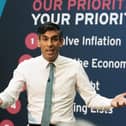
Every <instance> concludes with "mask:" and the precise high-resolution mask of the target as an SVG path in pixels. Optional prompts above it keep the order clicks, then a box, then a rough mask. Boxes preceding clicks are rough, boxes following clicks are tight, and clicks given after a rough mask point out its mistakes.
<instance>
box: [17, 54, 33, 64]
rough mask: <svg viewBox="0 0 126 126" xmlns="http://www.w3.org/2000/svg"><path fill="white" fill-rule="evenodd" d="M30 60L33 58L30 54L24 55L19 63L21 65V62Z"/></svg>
mask: <svg viewBox="0 0 126 126" xmlns="http://www.w3.org/2000/svg"><path fill="white" fill-rule="evenodd" d="M30 58H32V56H31V55H29V54H23V55H22V56H21V57H20V58H19V60H18V63H21V62H23V61H24V60H27V59H30Z"/></svg>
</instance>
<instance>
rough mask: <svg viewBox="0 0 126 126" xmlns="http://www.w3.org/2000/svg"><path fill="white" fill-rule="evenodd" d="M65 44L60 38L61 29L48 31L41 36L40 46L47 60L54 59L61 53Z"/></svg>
mask: <svg viewBox="0 0 126 126" xmlns="http://www.w3.org/2000/svg"><path fill="white" fill-rule="evenodd" d="M62 45H63V40H61V39H60V38H59V31H53V30H52V31H47V32H45V33H44V34H42V35H41V36H40V38H39V42H38V47H40V48H41V52H42V54H43V56H44V58H45V59H46V60H48V61H49V62H52V61H54V60H55V59H56V58H57V56H58V53H59V49H60V47H62Z"/></svg>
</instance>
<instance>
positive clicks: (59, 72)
mask: <svg viewBox="0 0 126 126" xmlns="http://www.w3.org/2000/svg"><path fill="white" fill-rule="evenodd" d="M54 64H55V73H54V78H55V79H54V84H53V98H52V113H51V123H53V124H55V123H58V122H71V121H74V120H75V118H74V115H73V102H74V98H75V95H76V91H78V92H79V94H80V96H81V97H82V98H83V99H84V101H85V103H86V104H87V106H88V107H93V108H97V109H103V108H104V109H110V108H111V99H108V98H105V97H102V96H100V95H98V94H96V91H95V90H94V88H93V87H92V86H91V84H90V82H89V79H88V76H87V74H86V72H85V71H84V69H83V67H82V66H81V65H80V63H79V62H77V61H76V60H73V59H71V58H67V57H63V56H60V55H59V56H58V57H57V59H56V60H55V62H54ZM48 75H49V67H48V61H46V60H45V59H44V58H43V56H42V55H41V56H38V57H35V58H31V59H29V60H25V61H24V62H22V63H20V64H19V65H18V67H17V68H16V69H15V71H14V75H13V78H12V79H11V81H10V83H9V86H8V87H7V88H6V89H5V90H4V91H3V92H2V93H1V94H0V98H1V99H2V100H3V104H2V105H1V107H2V108H6V107H7V106H9V105H11V104H13V103H14V102H15V100H17V99H18V97H19V94H20V92H21V90H22V87H23V85H24V84H26V87H27V97H28V106H27V108H28V121H29V123H33V124H40V123H41V118H42V111H43V107H44V98H45V88H46V82H47V79H48Z"/></svg>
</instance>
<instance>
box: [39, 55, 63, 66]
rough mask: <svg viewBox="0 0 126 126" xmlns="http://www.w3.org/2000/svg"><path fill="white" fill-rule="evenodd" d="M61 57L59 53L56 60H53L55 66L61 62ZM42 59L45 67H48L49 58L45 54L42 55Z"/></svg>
mask: <svg viewBox="0 0 126 126" xmlns="http://www.w3.org/2000/svg"><path fill="white" fill-rule="evenodd" d="M60 58H61V56H60V55H58V56H57V58H56V60H55V61H54V62H53V64H54V65H55V66H57V65H58V64H59V63H60ZM41 59H42V60H41V61H42V65H43V67H44V68H47V67H48V65H49V61H47V60H46V59H45V58H44V57H43V55H41Z"/></svg>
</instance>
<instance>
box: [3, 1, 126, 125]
mask: <svg viewBox="0 0 126 126" xmlns="http://www.w3.org/2000/svg"><path fill="white" fill-rule="evenodd" d="M0 4H1V5H0V7H1V6H2V7H1V8H4V10H3V11H2V10H1V15H0V42H1V46H0V59H1V61H0V91H3V89H5V88H6V87H7V85H8V82H9V80H10V79H11V77H12V74H13V70H14V69H15V68H16V66H17V65H18V64H19V63H20V62H21V61H23V60H24V59H28V58H30V57H34V56H37V55H40V50H39V49H38V48H37V46H36V43H37V41H36V34H35V32H36V28H37V26H38V25H39V24H40V23H43V22H45V21H52V22H55V23H57V24H60V26H61V28H62V29H63V33H64V47H63V48H62V49H61V54H62V55H65V56H69V57H71V58H74V59H76V60H78V61H80V62H81V63H82V65H83V67H84V69H85V70H86V72H87V74H88V76H89V79H90V81H91V84H92V86H93V87H94V88H95V89H96V91H97V92H98V93H100V94H101V95H104V96H107V97H114V96H115V95H117V94H118V93H121V92H125V91H126V86H125V83H126V77H125V75H126V70H125V69H126V55H125V52H126V11H125V9H126V1H124V0H68V1H63V0H27V1H17V0H13V1H7V2H6V6H5V7H4V6H3V5H2V3H0ZM26 105H27V100H26V91H25V90H23V91H22V93H21V96H20V99H19V101H17V102H16V103H15V104H14V105H13V106H11V107H10V108H8V109H6V110H2V109H0V122H1V124H0V126H5V125H7V124H8V126H25V125H26V124H27V109H26ZM73 109H74V112H75V116H76V118H81V119H87V120H90V121H92V122H94V123H95V124H97V125H98V126H118V125H124V124H125V115H126V114H125V113H126V108H125V107H124V108H119V109H114V110H109V111H98V110H91V109H87V107H86V105H85V104H84V102H83V101H82V100H81V98H80V96H79V95H78V94H77V96H76V99H75V103H74V105H73Z"/></svg>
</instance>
